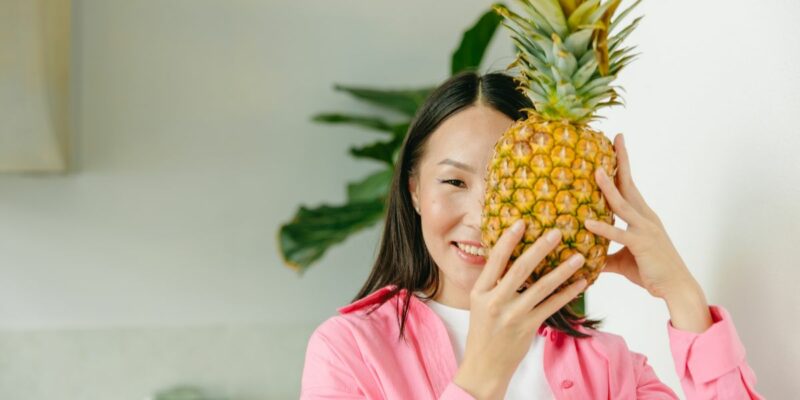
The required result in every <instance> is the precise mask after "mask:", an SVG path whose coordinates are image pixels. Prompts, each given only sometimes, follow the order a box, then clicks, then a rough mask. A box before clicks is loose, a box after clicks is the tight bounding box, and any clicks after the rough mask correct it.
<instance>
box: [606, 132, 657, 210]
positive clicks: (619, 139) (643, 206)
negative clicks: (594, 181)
mask: <svg viewBox="0 0 800 400" xmlns="http://www.w3.org/2000/svg"><path fill="white" fill-rule="evenodd" d="M614 149H616V151H617V166H618V168H617V179H618V181H619V190H620V192H621V193H622V195H623V196H624V197H625V198H627V199H630V202H631V204H632V205H633V206H634V207H635V208H636V210H637V211H639V213H640V214H642V215H645V216H648V215H651V214H655V213H653V212H652V210H650V206H648V205H647V202H646V201H645V200H644V197H643V196H642V194H641V192H639V189H638V188H637V187H636V184H635V183H634V182H633V173H632V172H631V159H630V157H629V156H628V148H627V147H626V146H625V138H624V136H623V135H622V134H621V133H620V134H619V135H617V136H616V137H615V138H614Z"/></svg>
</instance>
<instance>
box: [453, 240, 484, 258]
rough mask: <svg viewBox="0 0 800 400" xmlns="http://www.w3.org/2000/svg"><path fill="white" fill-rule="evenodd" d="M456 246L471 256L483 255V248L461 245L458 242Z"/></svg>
mask: <svg viewBox="0 0 800 400" xmlns="http://www.w3.org/2000/svg"><path fill="white" fill-rule="evenodd" d="M456 246H458V248H459V249H461V250H462V251H463V252H465V253H469V254H472V255H474V256H482V255H484V252H483V247H475V246H470V245H468V244H463V243H458V242H456Z"/></svg>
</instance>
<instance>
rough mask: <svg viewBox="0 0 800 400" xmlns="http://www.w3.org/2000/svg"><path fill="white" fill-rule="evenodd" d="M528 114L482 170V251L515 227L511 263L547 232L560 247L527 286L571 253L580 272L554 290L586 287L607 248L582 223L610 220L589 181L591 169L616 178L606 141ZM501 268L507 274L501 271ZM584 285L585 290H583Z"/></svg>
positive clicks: (592, 133) (599, 135) (602, 199)
mask: <svg viewBox="0 0 800 400" xmlns="http://www.w3.org/2000/svg"><path fill="white" fill-rule="evenodd" d="M536 115H537V114H536V113H533V112H531V113H529V117H528V118H527V119H526V120H523V121H517V122H516V123H514V125H512V126H511V127H510V128H509V129H508V130H507V131H506V132H505V133H504V134H503V136H502V137H501V138H500V140H498V142H497V143H496V145H495V148H494V155H493V157H492V159H491V162H490V164H489V166H488V171H487V178H486V194H485V199H484V208H483V214H482V221H481V230H482V237H481V239H482V242H483V246H484V248H487V249H491V248H492V247H493V246H494V244H495V243H497V240H498V239H499V238H500V235H501V234H502V233H503V231H504V230H505V229H506V228H508V227H510V226H511V225H512V224H513V223H514V222H515V221H517V220H519V219H522V220H523V221H524V222H525V227H526V231H525V233H524V235H523V238H522V240H520V242H519V243H518V244H517V246H516V247H515V248H514V251H513V254H512V256H511V260H510V262H509V266H510V265H511V262H513V260H515V259H516V258H517V257H519V256H520V255H521V254H522V253H523V252H524V251H525V249H527V248H528V247H529V246H531V245H532V244H533V243H534V242H535V241H536V239H537V238H539V236H541V235H542V234H543V233H545V232H547V231H549V230H551V229H559V230H560V231H561V234H562V236H561V243H560V244H559V245H558V246H557V248H556V249H554V250H553V251H552V252H551V253H550V254H548V255H547V256H546V258H545V259H544V260H542V262H541V263H540V264H539V265H537V266H536V268H535V269H534V270H533V273H532V274H531V276H530V277H529V278H528V280H527V282H526V283H527V284H528V285H531V284H533V283H534V282H535V281H536V280H538V279H539V278H540V277H542V276H543V275H545V274H547V273H548V272H550V271H551V270H552V269H554V268H555V267H557V266H558V265H559V264H560V263H561V262H563V261H565V260H566V259H568V258H569V257H570V256H572V255H573V254H575V253H580V254H582V255H583V257H584V259H585V262H584V265H583V266H582V267H581V268H580V269H579V270H578V271H577V272H576V273H575V274H573V276H571V277H570V278H569V279H568V280H567V281H566V282H564V283H563V284H562V285H561V286H560V287H559V288H558V289H557V291H558V290H561V289H563V288H564V287H566V286H568V285H569V284H571V283H572V282H576V281H578V280H580V279H581V278H585V279H586V281H587V283H588V285H591V284H592V283H593V282H594V281H595V280H596V279H597V276H598V275H599V274H600V272H601V271H602V270H603V268H604V267H605V264H606V254H607V252H608V246H609V241H608V239H606V238H603V237H601V236H597V235H595V234H593V233H591V232H589V231H588V230H586V228H585V227H584V222H585V221H586V219H587V218H588V219H594V220H599V221H604V222H606V223H609V224H613V223H614V215H613V213H612V212H611V209H610V207H609V205H608V202H607V201H606V199H605V197H604V196H603V194H602V192H601V191H600V189H599V188H598V186H597V184H596V182H595V180H594V172H595V170H596V169H597V168H603V169H604V170H605V172H606V174H608V176H609V177H613V176H615V174H616V163H617V161H616V156H615V153H614V149H613V145H612V143H611V141H610V140H609V139H608V138H607V137H606V136H605V135H603V134H602V133H601V132H597V131H594V130H592V129H591V128H589V127H588V126H586V125H576V124H572V123H569V122H566V121H564V122H556V121H547V120H544V119H542V118H538V117H537V116H536ZM507 268H508V267H507ZM588 285H587V287H588Z"/></svg>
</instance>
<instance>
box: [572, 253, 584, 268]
mask: <svg viewBox="0 0 800 400" xmlns="http://www.w3.org/2000/svg"><path fill="white" fill-rule="evenodd" d="M581 264H583V256H582V255H580V254H575V255H573V256H572V257H570V258H569V265H571V266H573V267H574V266H577V265H581Z"/></svg>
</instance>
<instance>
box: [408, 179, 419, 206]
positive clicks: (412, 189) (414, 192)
mask: <svg viewBox="0 0 800 400" xmlns="http://www.w3.org/2000/svg"><path fill="white" fill-rule="evenodd" d="M408 193H410V194H411V204H413V205H414V209H415V210H417V214H419V183H418V182H417V178H416V177H415V176H414V175H412V176H410V177H408Z"/></svg>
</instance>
